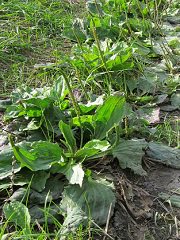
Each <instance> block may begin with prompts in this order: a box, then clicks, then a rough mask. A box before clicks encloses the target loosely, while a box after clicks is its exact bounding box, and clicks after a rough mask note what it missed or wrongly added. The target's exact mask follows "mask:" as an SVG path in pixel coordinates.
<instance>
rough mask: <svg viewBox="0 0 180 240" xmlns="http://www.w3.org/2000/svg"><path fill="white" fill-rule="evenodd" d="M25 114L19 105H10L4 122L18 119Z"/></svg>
mask: <svg viewBox="0 0 180 240" xmlns="http://www.w3.org/2000/svg"><path fill="white" fill-rule="evenodd" d="M24 114H25V111H24V108H23V107H22V106H19V105H10V106H9V107H8V108H7V109H6V111H5V114H4V120H5V121H8V120H10V119H14V118H18V117H19V116H22V115H24Z"/></svg>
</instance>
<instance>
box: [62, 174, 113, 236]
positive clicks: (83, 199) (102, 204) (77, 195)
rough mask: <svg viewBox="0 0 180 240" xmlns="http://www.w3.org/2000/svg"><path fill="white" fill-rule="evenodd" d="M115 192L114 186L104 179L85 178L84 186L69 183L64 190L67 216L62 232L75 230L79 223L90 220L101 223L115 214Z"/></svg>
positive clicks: (64, 204) (64, 207) (63, 200)
mask: <svg viewBox="0 0 180 240" xmlns="http://www.w3.org/2000/svg"><path fill="white" fill-rule="evenodd" d="M114 206H115V194H114V192H113V186H112V184H110V183H109V182H107V181H106V180H104V179H99V180H93V179H91V178H89V179H85V180H84V182H83V185H82V187H79V186H78V185H69V186H67V187H66V188H65V190H64V192H63V199H62V201H61V209H62V211H63V215H64V216H66V218H65V220H64V223H63V228H62V230H61V233H65V232H66V231H68V230H71V231H73V230H75V228H76V227H78V226H79V224H81V223H82V224H83V225H86V224H87V223H88V220H93V221H95V222H96V223H97V224H99V225H103V224H105V223H106V221H107V217H108V212H109V209H110V207H111V213H110V216H112V215H113V211H114Z"/></svg>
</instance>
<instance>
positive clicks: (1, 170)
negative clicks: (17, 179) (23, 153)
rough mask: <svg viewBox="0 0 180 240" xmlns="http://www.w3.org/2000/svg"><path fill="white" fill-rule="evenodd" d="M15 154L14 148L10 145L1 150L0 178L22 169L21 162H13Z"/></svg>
mask: <svg viewBox="0 0 180 240" xmlns="http://www.w3.org/2000/svg"><path fill="white" fill-rule="evenodd" d="M13 156H14V154H13V150H12V148H10V147H7V148H5V149H4V150H2V151H0V180H2V179H4V178H6V177H8V176H10V175H12V174H13V172H14V173H17V172H19V171H20V170H21V167H20V164H19V163H17V162H16V163H15V164H13V161H14V159H13Z"/></svg>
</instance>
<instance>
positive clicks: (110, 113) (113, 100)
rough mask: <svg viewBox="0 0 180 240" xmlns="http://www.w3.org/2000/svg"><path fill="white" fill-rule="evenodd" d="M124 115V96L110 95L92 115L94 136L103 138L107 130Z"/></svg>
mask: <svg viewBox="0 0 180 240" xmlns="http://www.w3.org/2000/svg"><path fill="white" fill-rule="evenodd" d="M124 116H125V98H124V97H123V96H110V97H109V98H108V99H107V100H106V101H105V103H104V104H103V105H102V106H101V107H99V108H98V109H97V111H96V114H95V115H94V117H93V120H94V125H95V138H97V139H100V140H101V139H103V138H105V137H106V135H107V133H108V131H109V130H110V129H112V128H113V127H114V126H115V125H117V124H119V123H120V122H121V120H122V119H123V117H124Z"/></svg>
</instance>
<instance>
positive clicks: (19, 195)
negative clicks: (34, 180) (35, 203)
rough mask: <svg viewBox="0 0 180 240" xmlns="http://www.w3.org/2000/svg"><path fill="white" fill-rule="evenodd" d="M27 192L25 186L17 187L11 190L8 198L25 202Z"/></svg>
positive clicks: (12, 200)
mask: <svg viewBox="0 0 180 240" xmlns="http://www.w3.org/2000/svg"><path fill="white" fill-rule="evenodd" d="M27 194H28V191H27V189H26V188H18V189H17V190H16V191H14V192H13V194H12V195H11V197H10V198H9V199H8V200H10V201H11V202H15V201H18V202H23V203H25V202H26V200H27Z"/></svg>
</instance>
